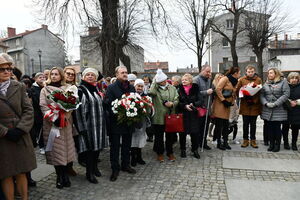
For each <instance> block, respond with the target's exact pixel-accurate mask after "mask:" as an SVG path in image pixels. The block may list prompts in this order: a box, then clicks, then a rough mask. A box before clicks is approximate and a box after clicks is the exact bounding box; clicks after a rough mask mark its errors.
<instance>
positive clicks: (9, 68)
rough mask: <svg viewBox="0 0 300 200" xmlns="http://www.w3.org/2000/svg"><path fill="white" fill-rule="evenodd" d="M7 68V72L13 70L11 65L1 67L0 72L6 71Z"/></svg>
mask: <svg viewBox="0 0 300 200" xmlns="http://www.w3.org/2000/svg"><path fill="white" fill-rule="evenodd" d="M5 70H6V71H7V72H12V71H13V68H11V67H8V68H0V72H5Z"/></svg>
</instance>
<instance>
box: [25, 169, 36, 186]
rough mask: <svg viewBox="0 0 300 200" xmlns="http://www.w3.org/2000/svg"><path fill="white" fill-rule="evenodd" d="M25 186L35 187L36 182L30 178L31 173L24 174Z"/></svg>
mask: <svg viewBox="0 0 300 200" xmlns="http://www.w3.org/2000/svg"><path fill="white" fill-rule="evenodd" d="M26 177H27V184H28V186H29V187H36V181H35V180H33V179H32V178H31V172H27V173H26Z"/></svg>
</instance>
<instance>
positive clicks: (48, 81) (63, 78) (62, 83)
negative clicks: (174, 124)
mask: <svg viewBox="0 0 300 200" xmlns="http://www.w3.org/2000/svg"><path fill="white" fill-rule="evenodd" d="M55 69H56V70H57V71H58V73H59V74H60V77H61V80H60V84H61V85H66V79H65V74H64V70H63V69H62V68H60V67H52V69H50V71H49V74H48V77H47V81H46V85H49V84H50V83H51V78H50V76H51V72H52V71H53V70H55Z"/></svg>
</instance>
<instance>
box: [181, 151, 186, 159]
mask: <svg viewBox="0 0 300 200" xmlns="http://www.w3.org/2000/svg"><path fill="white" fill-rule="evenodd" d="M180 157H181V158H186V151H185V150H181V153H180Z"/></svg>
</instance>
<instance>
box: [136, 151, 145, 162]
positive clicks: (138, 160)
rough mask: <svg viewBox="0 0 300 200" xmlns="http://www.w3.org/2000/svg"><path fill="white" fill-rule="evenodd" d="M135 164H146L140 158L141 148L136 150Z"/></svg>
mask: <svg viewBox="0 0 300 200" xmlns="http://www.w3.org/2000/svg"><path fill="white" fill-rule="evenodd" d="M136 162H137V163H138V164H140V165H145V164H146V162H145V161H144V160H143V158H142V149H141V148H137V149H136Z"/></svg>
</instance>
